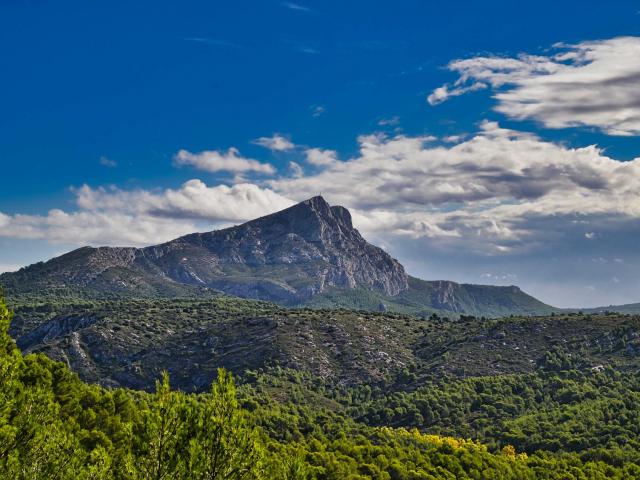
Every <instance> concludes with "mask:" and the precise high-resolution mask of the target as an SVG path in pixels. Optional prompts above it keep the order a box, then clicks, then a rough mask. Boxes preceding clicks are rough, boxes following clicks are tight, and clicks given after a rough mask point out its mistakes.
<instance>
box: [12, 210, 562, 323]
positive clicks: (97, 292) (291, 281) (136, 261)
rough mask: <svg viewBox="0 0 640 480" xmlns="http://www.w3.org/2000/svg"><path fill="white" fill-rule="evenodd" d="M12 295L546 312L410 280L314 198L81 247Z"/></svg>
mask: <svg viewBox="0 0 640 480" xmlns="http://www.w3.org/2000/svg"><path fill="white" fill-rule="evenodd" d="M0 284H2V285H4V286H5V287H6V290H7V293H8V295H10V296H18V295H28V294H35V295H42V294H43V293H46V294H48V295H52V296H54V297H60V296H63V295H64V294H67V293H68V294H69V295H70V296H76V297H78V296H81V297H84V298H104V297H113V296H119V297H122V296H125V297H210V296H212V295H215V293H216V292H223V293H226V294H229V295H233V296H238V297H243V298H252V299H260V300H267V301H272V302H277V303H280V304H282V305H288V306H299V305H308V306H315V307H336V306H342V307H347V308H362V309H367V310H387V309H388V310H392V311H397V312H404V313H412V314H417V315H423V316H424V315H430V314H431V313H434V312H439V313H442V312H445V313H446V312H452V313H454V314H456V315H458V314H467V315H477V316H501V315H510V314H545V313H549V312H550V311H552V310H553V308H552V307H549V306H548V305H545V304H543V303H542V302H539V301H537V300H535V299H534V298H532V297H530V296H528V295H526V294H525V293H523V292H522V291H520V290H519V289H518V288H517V287H491V286H481V285H464V284H457V283H454V282H447V281H438V282H427V281H423V280H419V279H416V278H412V277H409V276H408V275H407V274H406V272H405V270H404V267H403V266H402V265H401V264H400V263H399V262H398V261H397V260H395V259H393V258H392V257H391V256H390V255H389V254H387V253H386V252H385V251H384V250H382V249H380V248H378V247H376V246H374V245H371V244H370V243H368V242H367V241H366V240H365V239H364V238H363V237H362V236H361V235H360V233H359V232H358V230H356V229H355V228H354V227H353V225H352V222H351V215H350V214H349V211H348V210H346V209H345V208H343V207H340V206H330V205H329V204H328V203H327V202H326V201H325V200H324V199H323V198H322V197H313V198H311V199H309V200H306V201H304V202H301V203H299V204H297V205H294V206H292V207H290V208H287V209H285V210H282V211H280V212H276V213H274V214H271V215H267V216H265V217H262V218H258V219H256V220H252V221H250V222H247V223H244V224H242V225H238V226H235V227H231V228H227V229H224V230H218V231H213V232H207V233H194V234H190V235H186V236H184V237H180V238H177V239H175V240H172V241H170V242H167V243H163V244H160V245H155V246H150V247H146V248H130V247H125V248H120V247H115V248H114V247H100V248H91V247H83V248H80V249H77V250H74V251H72V252H70V253H67V254H65V255H62V256H60V257H57V258H54V259H52V260H50V261H48V262H46V263H38V264H35V265H31V266H29V267H26V268H23V269H21V270H20V271H18V272H15V273H6V274H2V275H0Z"/></svg>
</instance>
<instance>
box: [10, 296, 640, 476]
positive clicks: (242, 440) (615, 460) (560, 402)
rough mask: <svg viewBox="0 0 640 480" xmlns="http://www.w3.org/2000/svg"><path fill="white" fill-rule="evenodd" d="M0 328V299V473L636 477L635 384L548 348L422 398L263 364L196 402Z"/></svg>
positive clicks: (410, 389)
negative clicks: (109, 380)
mask: <svg viewBox="0 0 640 480" xmlns="http://www.w3.org/2000/svg"><path fill="white" fill-rule="evenodd" d="M9 320H10V313H9V311H8V309H7V308H6V307H5V305H4V303H2V301H1V300H0V374H1V375H2V379H3V381H2V382H0V477H1V478H16V479H45V478H46V479H112V478H114V479H161V478H164V479H168V478H171V479H223V478H224V479H229V480H233V479H265V480H266V479H283V480H284V479H300V480H305V479H308V480H311V479H317V480H321V479H322V480H324V479H326V480H329V479H331V480H333V479H335V480H338V479H340V480H342V479H351V480H357V479H372V478H375V479H384V480H409V479H412V480H413V479H430V480H435V479H451V480H453V479H478V480H479V479H489V478H500V479H514V480H515V479H518V480H520V479H532V480H533V479H539V478H544V479H558V480H559V479H603V480H604V479H631V478H639V477H640V465H639V462H640V459H639V458H638V448H637V446H638V431H637V425H638V424H639V422H638V421H637V420H638V419H637V412H638V404H637V401H638V399H637V394H638V393H637V392H638V377H637V374H633V375H632V374H627V375H621V374H619V373H617V372H616V371H615V370H614V369H613V368H612V367H609V368H607V369H605V370H604V371H602V372H599V371H596V372H590V371H581V370H577V369H576V366H575V365H572V364H571V361H568V363H566V362H565V360H566V359H564V358H563V357H562V355H561V354H559V353H558V354H556V355H555V357H550V358H549V359H548V360H549V362H548V365H547V366H546V367H545V371H544V372H536V373H532V374H519V375H506V376H505V375H500V376H493V377H483V378H477V377H474V378H468V379H453V378H450V377H442V378H440V379H438V380H433V381H432V382H430V383H429V382H422V387H418V386H417V381H416V379H415V378H414V377H412V376H411V372H404V373H403V375H406V376H407V378H406V379H405V381H404V382H402V383H401V384H400V383H398V384H397V385H396V386H395V387H394V386H393V385H392V384H389V385H387V388H382V387H380V386H374V387H371V386H370V385H362V386H359V387H354V386H348V385H346V384H340V383H339V382H337V383H336V382H334V381H333V379H331V378H324V379H322V378H320V377H318V376H316V375H313V374H311V373H305V372H303V371H299V370H298V371H296V370H291V369H283V368H281V367H277V366H275V367H272V368H266V369H262V370H261V371H256V370H248V371H245V373H244V375H243V377H242V385H241V387H240V389H239V391H238V392H237V393H236V388H235V386H234V384H233V381H232V380H231V378H230V377H229V375H228V374H227V373H226V372H225V371H224V370H220V371H219V372H218V373H217V375H216V379H215V380H214V381H213V386H212V388H211V389H210V390H209V391H208V393H201V394H187V393H181V392H177V391H172V390H171V389H170V387H169V378H168V376H164V377H163V378H162V379H161V380H160V381H158V382H157V383H156V386H155V389H154V390H155V393H145V392H140V391H132V390H126V389H122V388H115V389H105V388H104V387H100V386H96V385H88V384H85V383H83V382H82V381H80V380H79V378H78V377H77V376H75V375H74V374H73V373H71V372H70V371H69V370H68V368H67V367H66V366H65V365H64V364H62V363H56V362H53V361H52V360H50V359H49V358H48V357H46V356H44V355H41V354H37V355H34V354H29V355H27V356H23V355H22V354H21V353H20V351H19V349H18V348H17V347H16V346H15V344H14V342H13V340H12V339H11V338H10V337H9V336H8V334H7V331H8V327H9ZM402 321H404V319H403V320H402ZM396 380H397V381H398V382H399V381H400V378H397V379H396ZM400 385H403V387H401V386H400ZM392 388H393V389H394V390H395V393H392V392H391V391H389V389H392ZM429 412H431V413H429ZM594 412H595V413H598V415H592V414H593V413H594ZM614 413H615V417H614V416H613V414H614ZM419 415H422V419H420V417H419ZM387 422H388V424H389V425H392V426H377V425H385V424H386V423H387ZM393 425H406V426H411V425H415V426H416V427H418V428H415V429H410V428H402V427H394V426H393ZM505 427H506V428H505ZM577 428H579V429H580V430H579V431H578V430H576V429H577ZM448 432H451V433H454V434H456V437H450V436H445V435H443V434H445V433H446V434H448ZM532 432H533V433H532ZM460 436H462V437H469V438H474V440H462V439H461V438H460ZM545 439H555V442H548V441H547V440H545ZM483 442H486V443H483ZM545 442H546V443H545ZM514 443H518V444H520V445H521V448H520V449H518V448H514V446H513V444H514ZM525 452H528V453H525Z"/></svg>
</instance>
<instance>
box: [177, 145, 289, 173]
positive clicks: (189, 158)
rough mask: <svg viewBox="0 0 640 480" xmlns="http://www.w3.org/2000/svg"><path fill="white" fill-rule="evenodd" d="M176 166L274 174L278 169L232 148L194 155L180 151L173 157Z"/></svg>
mask: <svg viewBox="0 0 640 480" xmlns="http://www.w3.org/2000/svg"><path fill="white" fill-rule="evenodd" d="M173 162H174V164H175V165H176V166H186V165H188V166H192V167H195V168H197V169H198V170H203V171H205V172H232V173H244V172H257V173H264V174H274V173H275V172H276V169H275V168H274V166H273V165H271V164H268V163H260V162H259V161H258V160H254V159H251V158H245V157H242V156H240V152H239V151H238V149H237V148H233V147H232V148H230V149H229V150H227V151H226V152H220V151H217V150H210V151H203V152H198V153H192V152H189V151H187V150H180V151H178V153H176V154H175V155H174V157H173Z"/></svg>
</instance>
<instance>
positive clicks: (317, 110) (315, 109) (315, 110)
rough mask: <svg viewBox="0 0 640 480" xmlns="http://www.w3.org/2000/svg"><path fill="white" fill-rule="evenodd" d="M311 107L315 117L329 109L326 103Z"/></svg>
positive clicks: (312, 114)
mask: <svg viewBox="0 0 640 480" xmlns="http://www.w3.org/2000/svg"><path fill="white" fill-rule="evenodd" d="M309 108H310V109H311V116H312V117H313V118H318V117H320V116H322V115H324V113H325V112H326V111H327V108H326V107H325V106H324V105H311V107H309Z"/></svg>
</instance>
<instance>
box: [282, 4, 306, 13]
mask: <svg viewBox="0 0 640 480" xmlns="http://www.w3.org/2000/svg"><path fill="white" fill-rule="evenodd" d="M282 6H283V7H285V8H288V9H289V10H295V11H297V12H311V11H312V10H311V9H310V8H309V7H307V6H305V5H300V4H299V3H293V2H283V3H282Z"/></svg>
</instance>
